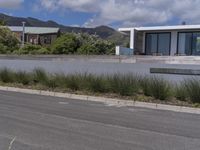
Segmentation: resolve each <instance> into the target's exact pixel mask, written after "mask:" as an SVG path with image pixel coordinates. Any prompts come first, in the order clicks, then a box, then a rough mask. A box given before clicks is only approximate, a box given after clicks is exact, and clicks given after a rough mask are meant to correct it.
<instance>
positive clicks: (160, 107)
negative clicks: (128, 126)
mask: <svg viewBox="0 0 200 150" xmlns="http://www.w3.org/2000/svg"><path fill="white" fill-rule="evenodd" d="M0 91H10V92H19V93H25V94H36V95H43V96H53V97H60V98H70V99H77V100H83V101H94V102H103V103H105V104H107V105H110V106H117V107H123V106H135V107H142V108H150V109H157V110H168V111H174V112H182V113H191V114H200V108H190V107H183V106H172V105H164V104H155V103H146V102H137V101H130V100H129V101H128V100H119V99H112V98H105V97H95V96H87V95H76V94H70V93H59V92H50V91H43V90H31V89H22V88H15V87H6V86H0Z"/></svg>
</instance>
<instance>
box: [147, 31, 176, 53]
mask: <svg viewBox="0 0 200 150" xmlns="http://www.w3.org/2000/svg"><path fill="white" fill-rule="evenodd" d="M148 34H156V36H157V41H156V42H157V50H156V53H159V52H158V48H159V34H169V53H168V55H166V56H170V55H171V39H172V37H171V32H148V33H145V55H147V35H148Z"/></svg>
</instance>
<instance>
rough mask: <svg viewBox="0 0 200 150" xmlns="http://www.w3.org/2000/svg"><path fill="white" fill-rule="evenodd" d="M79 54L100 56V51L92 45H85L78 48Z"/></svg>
mask: <svg viewBox="0 0 200 150" xmlns="http://www.w3.org/2000/svg"><path fill="white" fill-rule="evenodd" d="M77 53H78V54H82V55H90V54H93V55H94V54H98V49H97V48H96V47H95V46H94V45H92V44H85V45H82V46H81V47H80V48H78V50H77Z"/></svg>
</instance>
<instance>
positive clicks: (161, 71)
mask: <svg viewBox="0 0 200 150" xmlns="http://www.w3.org/2000/svg"><path fill="white" fill-rule="evenodd" d="M150 73H156V74H158V73H159V74H178V75H193V76H197V75H200V70H194V69H175V68H150Z"/></svg>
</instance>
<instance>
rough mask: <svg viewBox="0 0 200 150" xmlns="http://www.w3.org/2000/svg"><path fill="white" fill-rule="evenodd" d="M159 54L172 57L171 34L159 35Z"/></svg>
mask: <svg viewBox="0 0 200 150" xmlns="http://www.w3.org/2000/svg"><path fill="white" fill-rule="evenodd" d="M158 53H160V54H162V55H170V34H169V33H162V34H158Z"/></svg>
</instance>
